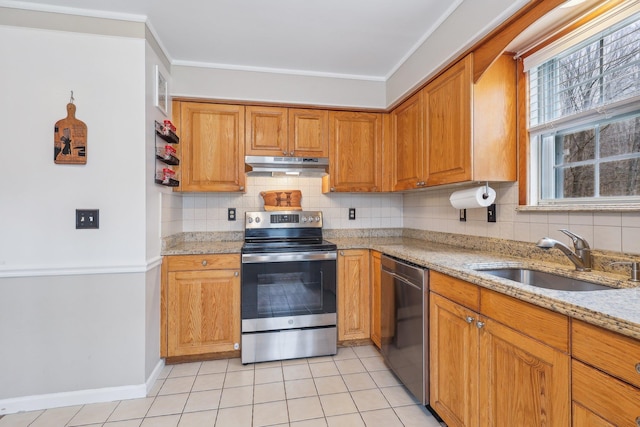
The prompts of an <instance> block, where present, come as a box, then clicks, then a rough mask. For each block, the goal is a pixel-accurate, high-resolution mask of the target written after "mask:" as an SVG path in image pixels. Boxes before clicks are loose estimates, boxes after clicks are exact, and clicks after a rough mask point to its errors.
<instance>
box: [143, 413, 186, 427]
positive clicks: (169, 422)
mask: <svg viewBox="0 0 640 427" xmlns="http://www.w3.org/2000/svg"><path fill="white" fill-rule="evenodd" d="M179 421H180V415H164V416H161V417H151V418H145V419H144V421H142V424H140V427H177V426H178V422H179Z"/></svg>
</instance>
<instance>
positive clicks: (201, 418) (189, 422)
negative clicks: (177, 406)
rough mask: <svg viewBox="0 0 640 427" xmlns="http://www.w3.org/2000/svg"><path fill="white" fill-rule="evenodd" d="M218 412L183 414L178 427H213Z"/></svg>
mask: <svg viewBox="0 0 640 427" xmlns="http://www.w3.org/2000/svg"><path fill="white" fill-rule="evenodd" d="M217 415H218V411H202V412H191V413H188V414H182V417H180V422H179V423H178V427H213V426H214V425H215V424H216V416H217Z"/></svg>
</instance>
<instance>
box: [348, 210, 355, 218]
mask: <svg viewBox="0 0 640 427" xmlns="http://www.w3.org/2000/svg"><path fill="white" fill-rule="evenodd" d="M354 219H356V208H349V220H354Z"/></svg>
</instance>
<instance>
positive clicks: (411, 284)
mask: <svg viewBox="0 0 640 427" xmlns="http://www.w3.org/2000/svg"><path fill="white" fill-rule="evenodd" d="M382 273H383V274H388V275H389V276H391V277H393V278H394V279H396V280H399V281H401V282H402V283H404V284H405V285H409V286H411V287H413V288H416V289H418V290H422V286H420V285H417V284H415V283H412V282H410V281H409V280H407V278H405V277H402V276H400V275H398V274H396V273H394V272H393V271H389V270H386V269H382Z"/></svg>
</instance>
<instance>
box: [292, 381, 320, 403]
mask: <svg viewBox="0 0 640 427" xmlns="http://www.w3.org/2000/svg"><path fill="white" fill-rule="evenodd" d="M284 388H285V391H286V393H287V399H297V398H299V397H310V396H316V395H317V394H318V392H317V390H316V384H315V383H314V382H313V379H311V378H307V379H304V380H294V381H285V382H284Z"/></svg>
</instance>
